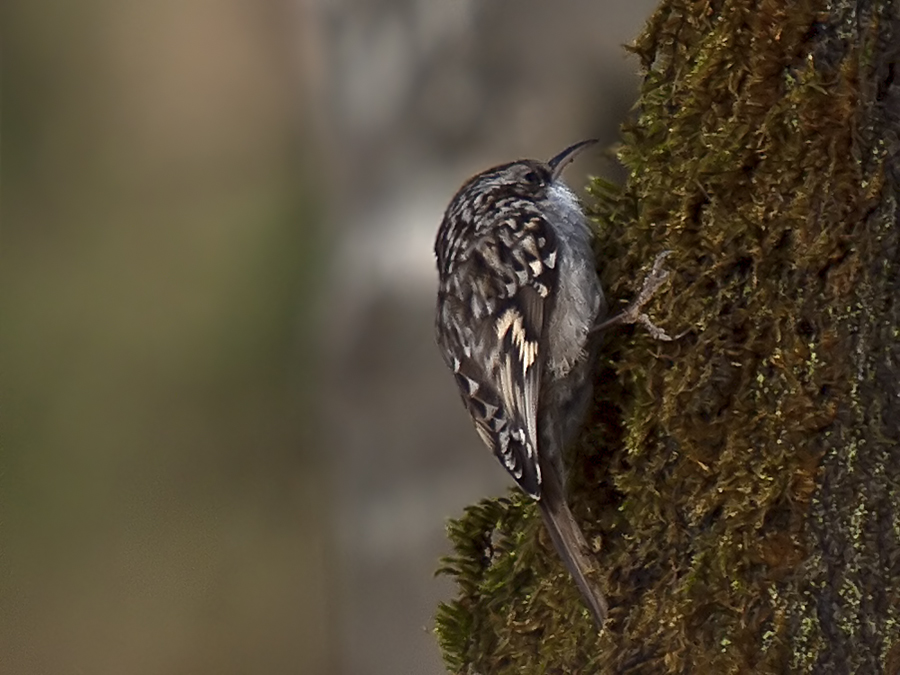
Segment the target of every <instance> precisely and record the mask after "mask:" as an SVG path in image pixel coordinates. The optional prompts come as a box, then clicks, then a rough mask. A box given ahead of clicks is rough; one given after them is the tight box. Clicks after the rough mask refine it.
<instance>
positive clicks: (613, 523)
mask: <svg viewBox="0 0 900 675" xmlns="http://www.w3.org/2000/svg"><path fill="white" fill-rule="evenodd" d="M892 11H893V12H894V14H893V15H892V14H891V12H892ZM897 15H898V13H897V5H896V3H895V4H890V3H883V4H882V5H878V6H877V8H876V9H875V10H873V12H872V14H870V15H866V16H863V17H860V16H857V15H856V14H855V13H854V12H853V10H852V8H848V7H845V6H844V5H840V4H838V3H834V4H831V5H830V4H828V3H827V2H824V1H822V2H813V1H809V0H807V1H805V2H800V3H791V4H790V5H788V4H787V3H783V2H779V1H776V0H763V1H762V2H760V3H757V4H756V5H755V6H752V7H751V6H749V5H747V4H745V3H741V2H734V1H732V2H725V1H723V2H682V1H670V2H664V3H663V4H662V5H661V6H660V8H659V9H658V10H657V12H656V13H655V14H654V16H653V17H652V19H651V20H650V23H649V25H648V28H647V30H646V32H645V33H644V35H643V36H642V37H641V38H640V39H639V40H638V41H637V43H636V44H635V45H634V47H633V49H634V51H635V52H636V53H637V54H638V56H639V57H640V59H641V62H642V65H643V68H644V85H643V89H642V93H641V100H640V109H639V110H640V112H639V115H638V117H637V119H636V120H635V121H634V122H633V123H631V124H630V125H628V126H627V127H626V128H625V129H624V130H623V144H622V147H621V151H620V158H621V160H622V162H623V163H624V165H625V166H626V168H627V169H628V172H629V180H628V183H627V184H626V186H625V187H624V188H621V189H619V188H617V187H616V186H613V185H610V184H609V183H606V182H603V181H599V180H598V181H595V183H594V184H593V186H592V188H591V196H592V199H593V206H592V215H593V216H594V217H595V218H596V220H597V222H598V242H597V247H598V259H599V260H600V261H601V262H602V265H603V267H602V270H601V273H602V276H603V279H604V282H605V285H606V287H607V289H608V291H609V292H608V294H609V296H610V297H612V298H628V297H631V295H633V293H634V292H635V290H636V286H637V282H638V281H639V279H640V278H641V276H642V272H641V268H642V266H646V264H647V263H648V262H649V261H652V260H653V258H654V256H655V254H656V253H657V252H659V251H661V250H664V249H670V250H672V251H673V253H672V254H671V255H670V257H669V258H668V260H667V263H668V265H669V267H670V268H671V269H672V270H673V271H674V274H673V280H672V282H671V283H670V285H669V286H668V287H667V289H666V291H665V292H664V293H663V294H661V295H660V297H658V298H657V299H656V300H655V301H654V303H653V308H652V314H653V318H654V320H655V321H656V322H658V323H659V324H660V325H663V326H665V327H666V329H667V330H668V331H669V332H670V333H672V334H677V333H680V332H682V331H686V332H687V333H686V335H685V337H684V338H682V339H681V340H679V341H677V342H674V343H670V344H659V343H654V342H653V341H652V340H651V339H650V338H649V337H648V336H647V335H645V334H643V333H641V332H640V331H631V330H626V331H622V332H620V333H618V334H617V335H615V336H611V338H610V339H609V341H608V344H607V346H606V350H605V352H604V357H603V362H602V363H601V365H600V368H599V373H598V377H597V391H596V395H595V410H594V414H593V415H592V417H591V419H590V420H589V422H588V424H587V429H586V432H585V435H584V438H583V439H582V442H581V443H580V444H579V446H578V447H577V448H575V450H574V452H575V460H574V467H575V468H574V470H573V485H572V501H573V509H574V510H575V512H576V515H578V516H579V517H580V518H581V520H582V521H583V523H584V527H585V530H586V534H587V535H588V536H589V537H594V538H596V540H597V541H599V542H602V546H601V547H600V548H599V551H598V556H597V557H598V561H599V562H600V565H601V567H602V569H603V570H604V574H605V576H606V579H605V582H606V588H607V589H608V597H609V601H610V605H611V607H612V611H611V616H610V621H609V624H608V626H607V628H606V629H605V630H604V631H603V632H602V633H601V634H600V635H599V636H597V635H595V634H593V632H592V631H591V627H590V623H589V622H588V620H587V617H586V616H585V614H584V612H583V610H582V607H581V605H580V602H579V599H578V596H577V593H576V592H575V590H574V587H573V586H572V584H571V582H570V581H569V580H568V578H567V577H566V576H565V575H564V574H562V571H561V568H560V566H559V565H558V564H557V561H556V559H555V556H553V555H552V554H551V553H548V551H549V550H550V549H549V547H548V546H547V544H546V542H542V536H543V535H542V531H541V529H540V527H539V525H540V523H539V521H538V520H537V519H536V518H535V516H534V514H533V513H532V511H531V509H532V506H531V505H530V504H528V503H527V501H526V500H523V499H520V498H517V497H510V498H508V499H504V500H500V501H496V502H487V503H484V504H482V506H481V507H479V508H481V509H482V510H484V509H487V510H488V511H490V513H492V514H493V515H492V516H491V518H489V519H488V520H490V521H491V522H492V523H494V524H491V525H490V527H491V528H494V529H493V530H492V531H493V532H494V535H493V536H495V537H496V536H499V537H500V541H503V542H506V544H505V545H508V548H504V549H503V551H504V553H503V554H502V556H501V557H500V558H499V559H496V560H495V562H494V563H492V564H491V565H489V566H487V567H483V566H482V567H479V568H478V570H477V573H476V570H474V569H472V568H470V567H466V565H471V564H472V560H471V558H468V557H467V555H468V554H467V550H468V549H467V547H469V546H471V542H473V541H484V536H485V535H484V532H485V529H484V528H485V527H486V524H485V522H486V521H485V520H484V518H483V516H482V515H479V514H476V513H472V512H470V513H467V514H466V516H465V517H464V518H463V519H462V520H461V521H460V522H459V523H458V524H457V525H455V526H454V527H456V530H455V533H456V535H459V536H458V538H457V536H454V537H453V538H454V544H455V547H456V550H457V553H458V557H455V558H453V561H454V562H453V563H452V566H451V572H452V573H453V574H454V576H455V577H456V578H457V579H458V580H459V583H460V598H459V599H458V600H457V601H455V602H454V603H451V605H449V606H447V608H445V609H442V613H444V614H442V615H441V617H442V618H441V619H440V620H439V629H438V631H439V634H440V635H441V637H442V645H443V646H444V649H445V654H446V656H447V662H448V665H450V666H451V668H452V669H453V670H454V671H455V672H479V673H502V672H516V673H532V672H534V673H539V672H541V673H542V672H549V670H550V669H551V667H552V668H556V669H559V670H560V671H561V672H570V671H571V672H575V671H577V672H584V670H583V669H585V668H588V667H590V668H592V669H594V670H596V672H604V673H605V672H609V673H613V672H624V671H626V670H627V671H628V672H635V673H638V672H646V673H658V672H669V673H676V672H715V673H730V672H754V673H767V672H772V673H775V672H786V671H790V672H801V673H802V672H807V673H808V672H817V671H820V670H822V669H826V670H827V669H829V668H833V669H837V670H838V671H842V672H876V671H877V670H878V669H880V668H882V667H885V664H887V663H888V662H889V661H890V659H891V658H895V657H894V656H892V655H895V654H896V653H897V650H898V648H897V647H895V645H896V644H898V637H900V632H898V624H900V617H898V612H900V608H898V607H900V602H898V601H897V600H896V599H895V597H894V596H893V595H891V593H892V592H893V591H891V590H890V589H897V588H900V562H897V561H898V560H900V526H898V525H897V523H898V521H900V499H898V498H900V488H898V487H897V481H896V476H898V475H900V430H898V422H897V420H898V419H900V414H898V413H900V411H898V410H897V406H898V404H897V400H898V398H897V396H898V394H900V392H898V385H897V380H898V377H897V372H896V368H897V365H896V364H897V363H900V348H898V346H897V340H896V330H897V325H898V323H900V307H898V302H897V301H896V300H894V298H896V297H898V291H900V288H898V286H900V281H898V279H900V262H898V255H897V252H900V244H898V239H900V236H898V231H897V230H898V225H897V223H898V215H897V214H898V209H897V204H896V201H897V200H896V185H895V184H894V183H892V182H891V180H890V179H889V178H888V177H889V176H891V175H897V174H896V173H890V172H889V171H888V169H887V168H886V167H892V168H891V171H896V169H897V166H898V164H900V162H898V160H897V157H898V155H900V151H898V140H897V131H896V129H894V130H893V131H892V132H888V131H887V127H886V125H888V124H895V123H894V122H891V118H890V117H889V113H888V112H887V111H886V110H884V109H883V108H879V107H878V106H877V105H876V99H875V98H873V96H874V94H873V92H877V91H879V90H880V89H879V87H881V88H882V89H883V87H884V86H892V84H891V83H892V80H890V81H888V80H886V79H885V78H886V77H887V76H886V75H884V74H883V73H882V71H883V70H884V68H882V65H883V63H882V62H883V59H884V58H886V57H885V56H884V54H885V45H886V44H891V40H890V39H889V38H890V35H894V34H900V31H898V30H897V28H896V26H894V27H893V28H891V26H893V25H894V24H896V23H897V19H896V18H892V19H891V17H896V16H897ZM877 16H880V17H881V18H880V19H879V20H876V19H875V18H873V17H877ZM889 19H890V20H892V21H893V24H891V23H890V21H889ZM854 22H856V23H854ZM867 22H868V23H867ZM857 24H858V25H860V26H863V28H862V29H861V35H862V38H861V39H859V40H856V41H855V40H853V39H851V38H853V36H854V35H855V34H856V33H855V32H854V31H853V30H851V27H852V26H854V25H857ZM866 27H867V28H866ZM892 30H893V31H895V32H896V33H891V32H890V31H892ZM842 36H843V37H844V38H846V39H844V40H842V39H841V37H842ZM886 36H887V37H886ZM880 64H881V65H880ZM880 68H881V70H879V69H880ZM891 72H892V71H891ZM879 73H882V74H879ZM879 78H882V79H879ZM885 83H887V84H885ZM882 95H884V92H883V91H882ZM493 509H497V511H496V512H495V511H494V510H493ZM479 513H480V512H479ZM496 523H501V525H497V524H496ZM479 537H480V539H479ZM469 553H471V551H469ZM506 557H508V559H507V558H506ZM464 560H465V562H464ZM504 560H506V562H503V561H504ZM526 560H527V563H526ZM511 561H516V562H517V563H518V566H516V565H513V563H512V562H511ZM892 598H894V599H892ZM460 613H462V614H460ZM445 614H446V618H443V617H444V616H445ZM457 614H459V616H458V617H457ZM463 614H464V616H463ZM454 617H456V618H454ZM454 631H455V632H454ZM451 633H452V634H453V635H454V636H455V637H454V639H453V640H451V641H448V639H447V637H448V635H449V634H451ZM561 636H564V637H565V639H563V638H562V637H561ZM898 658H900V657H898Z"/></svg>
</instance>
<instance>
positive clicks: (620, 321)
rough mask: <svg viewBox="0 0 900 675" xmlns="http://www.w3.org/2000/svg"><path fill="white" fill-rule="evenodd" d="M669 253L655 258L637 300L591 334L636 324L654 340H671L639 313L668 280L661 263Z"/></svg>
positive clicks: (594, 329) (666, 271)
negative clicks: (645, 330) (614, 327)
mask: <svg viewBox="0 0 900 675" xmlns="http://www.w3.org/2000/svg"><path fill="white" fill-rule="evenodd" d="M670 253H671V251H663V252H662V253H660V254H659V255H658V256H656V260H654V261H653V267H652V268H651V270H650V273H649V274H648V275H647V276H646V277H645V278H644V283H643V285H642V286H641V292H640V293H638V296H637V298H635V299H634V301H633V302H632V303H631V304H630V305H628V307H627V308H626V309H625V310H624V311H623V312H621V313H619V314H617V315H616V316H614V317H613V318H611V319H608V320H606V321H604V322H603V323H600V324H598V325H596V326H594V328H593V329H592V330H591V332H592V333H594V332H598V331H602V330H607V329H608V328H612V327H613V326H618V325H625V324H629V323H637V324H640V325H642V326H643V327H644V328H646V329H647V331H648V332H649V333H650V335H651V336H653V338H654V339H656V340H663V341H664V342H669V341H671V340H672V338H671V337H670V336H669V335H668V334H667V333H666V331H664V330H663V329H662V328H660V327H659V326H657V325H656V324H655V323H653V322H652V321H651V320H650V317H649V316H647V314H646V313H644V312H642V311H641V310H642V309H643V308H644V305H646V304H647V303H648V302H650V299H651V298H652V297H653V296H654V295H655V294H656V291H658V290H659V288H660V286H662V285H663V284H664V283H665V281H666V279H668V278H669V271H668V270H666V269H663V261H665V259H666V257H667V256H668V255H669V254H670Z"/></svg>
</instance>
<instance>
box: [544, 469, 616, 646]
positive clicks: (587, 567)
mask: <svg viewBox="0 0 900 675" xmlns="http://www.w3.org/2000/svg"><path fill="white" fill-rule="evenodd" d="M554 478H555V476H554ZM553 483H558V479H557V480H556V481H554V480H552V479H551V480H550V481H545V483H544V486H542V487H545V488H550V489H548V490H542V494H541V498H540V501H539V502H538V504H539V505H540V507H541V516H543V518H544V524H545V525H546V527H547V531H548V532H549V533H550V538H551V539H552V540H553V545H554V546H555V547H556V551H557V552H558V553H559V556H560V558H562V560H563V562H564V563H565V565H566V568H567V569H568V570H569V574H571V575H572V578H573V579H574V580H575V583H576V584H577V585H578V588H579V590H580V591H581V595H582V596H583V597H584V600H585V602H586V603H587V605H588V608H589V609H590V611H591V614H592V615H593V617H594V621H595V623H596V624H597V629H598V630H600V629H602V628H603V624H604V622H605V621H606V615H607V613H608V606H607V604H606V598H605V597H604V596H603V593H602V592H601V591H600V590H599V589H598V588H597V587H596V586H595V585H594V584H592V583H591V581H590V580H589V579H588V574H589V573H590V572H591V571H593V570H594V569H595V566H594V563H593V561H592V555H591V549H590V547H589V546H588V544H587V541H585V539H584V535H583V534H582V533H581V528H580V527H578V523H577V522H575V517H574V516H573V515H572V512H571V511H570V510H569V507H568V505H567V504H566V500H565V497H564V496H563V495H562V490H559V489H554V488H555V487H559V486H558V485H557V486H554V485H553Z"/></svg>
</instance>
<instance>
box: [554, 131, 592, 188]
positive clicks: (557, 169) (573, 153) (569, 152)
mask: <svg viewBox="0 0 900 675" xmlns="http://www.w3.org/2000/svg"><path fill="white" fill-rule="evenodd" d="M598 142H599V141H598V140H597V139H596V138H589V139H588V140H586V141H580V142H579V143H576V144H575V145H570V146H569V147H568V148H566V149H565V150H563V151H562V152H561V153H559V154H558V155H557V156H556V157H554V158H553V159H551V160H550V161H549V162H547V166H549V167H550V173H551V175H552V176H553V180H556V179H557V178H559V174H561V173H562V170H563V169H565V168H566V167H567V166H568V165H569V162H571V161H572V160H573V159H575V158H576V157H577V156H578V155H579V154H580V153H581V151H582V150H584V149H585V148H588V147H590V146H592V145H594V144H595V143H598Z"/></svg>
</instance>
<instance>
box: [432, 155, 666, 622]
mask: <svg viewBox="0 0 900 675" xmlns="http://www.w3.org/2000/svg"><path fill="white" fill-rule="evenodd" d="M594 143H596V141H594V140H587V141H582V142H580V143H576V144H575V145H572V146H571V147H568V148H566V149H565V150H563V151H562V152H561V153H559V154H558V155H556V156H555V157H553V159H551V160H549V161H547V162H543V161H539V160H532V159H524V160H519V161H515V162H510V163H508V164H502V165H500V166H497V167H494V168H492V169H488V170H486V171H483V172H481V173H479V174H477V175H476V176H474V177H472V178H470V179H469V180H468V181H466V182H465V183H464V184H463V186H462V187H461V188H460V189H459V191H458V192H457V193H456V195H455V196H454V197H453V199H452V200H451V201H450V205H449V206H448V207H447V210H446V212H445V214H444V218H443V221H442V222H441V225H440V228H439V229H438V233H437V240H436V242H435V255H436V256H437V267H438V275H439V282H438V297H437V310H436V332H437V343H438V346H439V347H440V350H441V354H442V356H443V358H444V361H445V362H446V364H447V366H448V367H449V368H450V369H451V370H452V371H453V376H454V378H455V379H456V384H457V385H458V387H459V391H460V394H461V396H462V400H463V403H464V404H465V406H466V409H467V410H468V411H469V414H470V415H471V417H472V420H473V422H474V423H475V429H476V431H477V432H478V434H479V436H481V439H482V440H483V441H484V443H485V444H486V445H487V446H488V448H490V450H491V452H493V453H494V455H495V456H496V458H497V459H498V460H500V462H501V464H503V466H504V467H505V468H506V470H507V471H508V472H509V473H510V474H511V475H512V477H513V478H514V479H515V481H516V483H517V484H518V485H519V487H520V488H521V489H522V490H524V491H525V492H526V493H527V494H529V495H530V496H531V497H533V498H534V499H535V500H536V501H537V503H538V506H539V507H540V511H541V515H542V517H543V520H544V523H545V525H546V527H547V531H548V532H549V534H550V537H551V539H552V541H553V544H554V546H555V547H556V550H557V552H558V553H559V555H560V557H561V558H562V560H563V562H564V563H565V565H566V568H567V569H568V570H569V573H570V574H571V575H572V578H573V579H574V580H575V583H576V584H577V585H578V588H579V590H580V591H581V594H582V596H583V597H584V600H585V602H586V603H587V606H588V608H589V609H590V612H591V615H592V616H593V618H594V621H595V622H596V624H597V628H598V630H599V629H601V628H602V627H603V624H604V622H605V621H606V616H607V612H608V606H607V602H606V598H605V597H604V595H603V593H602V592H601V590H600V589H599V588H598V586H597V583H596V580H595V579H594V578H593V577H595V572H596V562H595V559H594V555H593V552H592V550H591V548H590V547H589V546H588V544H587V542H586V541H585V538H584V535H583V534H582V531H581V528H580V527H579V525H578V523H577V521H576V520H575V517H574V516H573V515H572V512H571V510H570V509H569V506H568V504H567V498H566V469H565V465H564V456H565V453H564V450H565V448H566V446H567V444H568V443H569V442H570V441H572V440H573V437H574V436H575V434H577V432H578V430H579V428H580V426H581V424H582V421H583V418H584V415H585V412H586V408H587V405H588V401H589V400H590V394H591V373H592V370H593V362H594V359H595V356H596V352H597V349H598V345H599V340H598V338H599V336H600V334H601V333H602V332H603V331H605V330H606V329H608V328H611V327H613V326H615V325H619V324H627V323H640V324H642V325H644V326H645V327H646V328H647V329H648V330H649V331H650V332H651V334H652V335H653V336H654V337H656V338H658V339H661V340H668V339H670V338H669V337H668V336H667V335H666V334H665V332H664V331H663V330H661V329H660V328H658V327H657V326H655V325H654V324H653V323H652V322H651V321H650V319H649V318H648V317H647V315H646V314H645V313H643V311H642V308H643V307H644V305H645V304H646V303H647V302H648V301H649V300H650V298H651V297H652V296H653V294H654V293H655V292H656V290H657V289H658V288H659V287H660V286H661V285H662V283H663V282H664V281H665V280H666V278H667V277H668V272H666V271H665V270H663V260H664V258H665V256H666V255H667V252H663V253H661V254H660V255H659V256H657V258H656V260H655V261H654V264H653V267H652V269H651V271H650V273H649V274H648V275H647V277H646V279H645V280H644V283H643V285H642V288H641V290H640V292H639V294H638V296H637V298H636V299H635V300H634V301H633V302H632V303H631V305H629V306H628V308H627V309H626V310H625V311H623V312H622V313H620V314H618V315H616V316H614V317H613V318H611V319H607V311H608V309H607V303H606V300H605V298H604V295H603V289H602V287H601V285H600V279H599V278H598V276H597V270H596V263H595V257H594V253H593V250H592V248H591V240H592V234H591V230H590V227H589V226H588V223H587V220H586V218H585V215H584V212H583V211H582V209H581V206H580V204H579V202H578V199H577V197H576V196H575V194H574V193H573V192H572V191H571V190H570V189H569V188H568V187H567V186H566V184H565V183H563V181H562V180H561V178H560V175H561V173H562V170H563V169H564V168H565V167H566V166H567V165H568V164H569V163H570V162H571V161H572V160H573V159H574V158H575V157H576V155H578V153H580V152H581V151H582V150H584V149H585V148H587V147H589V146H591V145H593V144H594Z"/></svg>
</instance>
